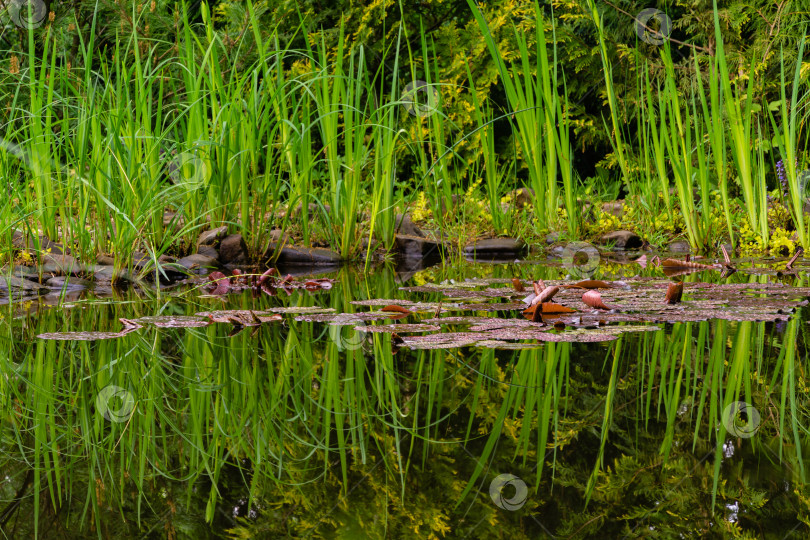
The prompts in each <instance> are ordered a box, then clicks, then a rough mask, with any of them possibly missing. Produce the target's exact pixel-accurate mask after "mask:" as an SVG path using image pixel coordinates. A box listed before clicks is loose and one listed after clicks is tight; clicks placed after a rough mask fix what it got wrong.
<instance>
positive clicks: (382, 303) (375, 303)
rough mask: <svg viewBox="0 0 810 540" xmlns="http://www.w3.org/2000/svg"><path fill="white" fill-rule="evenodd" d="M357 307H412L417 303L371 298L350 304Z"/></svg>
mask: <svg viewBox="0 0 810 540" xmlns="http://www.w3.org/2000/svg"><path fill="white" fill-rule="evenodd" d="M349 303H350V304H352V305H355V306H388V305H391V304H399V305H401V306H411V305H413V304H415V303H416V302H411V301H410V300H400V299H397V300H387V299H385V298H370V299H368V300H353V301H351V302H349Z"/></svg>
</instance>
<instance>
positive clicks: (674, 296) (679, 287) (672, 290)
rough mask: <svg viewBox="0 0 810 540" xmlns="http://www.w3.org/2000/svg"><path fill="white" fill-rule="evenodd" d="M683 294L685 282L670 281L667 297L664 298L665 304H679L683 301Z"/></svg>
mask: <svg viewBox="0 0 810 540" xmlns="http://www.w3.org/2000/svg"><path fill="white" fill-rule="evenodd" d="M682 295H683V282H682V281H679V282H677V283H670V284H669V286H668V287H667V297H666V298H665V299H664V303H665V304H677V303H678V302H680V301H681V296H682Z"/></svg>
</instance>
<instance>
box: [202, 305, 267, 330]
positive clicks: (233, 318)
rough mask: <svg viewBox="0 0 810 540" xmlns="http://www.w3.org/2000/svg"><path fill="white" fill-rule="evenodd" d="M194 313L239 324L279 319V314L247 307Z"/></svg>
mask: <svg viewBox="0 0 810 540" xmlns="http://www.w3.org/2000/svg"><path fill="white" fill-rule="evenodd" d="M195 315H198V316H200V317H208V319H209V320H210V321H211V322H215V323H230V324H234V325H239V326H257V325H259V324H262V323H267V322H273V321H279V320H281V315H278V314H275V313H267V312H265V311H254V310H248V309H231V310H219V311H201V312H200V313H195Z"/></svg>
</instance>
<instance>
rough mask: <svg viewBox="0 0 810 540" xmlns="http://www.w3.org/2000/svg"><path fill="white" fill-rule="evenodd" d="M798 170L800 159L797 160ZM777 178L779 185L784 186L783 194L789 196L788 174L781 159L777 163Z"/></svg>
mask: <svg viewBox="0 0 810 540" xmlns="http://www.w3.org/2000/svg"><path fill="white" fill-rule="evenodd" d="M796 168H797V169H798V168H799V158H798V157H797V158H796ZM776 176H777V177H778V178H779V183H780V184H782V193H784V195H785V197H787V196H788V193H789V190H788V181H787V174H785V164H784V163H783V162H782V160H781V159H780V160H779V161H777V162H776Z"/></svg>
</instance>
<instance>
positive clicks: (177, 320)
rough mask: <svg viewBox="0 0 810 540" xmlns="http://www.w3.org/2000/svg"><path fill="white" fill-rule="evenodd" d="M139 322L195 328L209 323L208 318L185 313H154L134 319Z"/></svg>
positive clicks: (159, 325) (167, 326) (163, 326)
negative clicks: (150, 315) (153, 314)
mask: <svg viewBox="0 0 810 540" xmlns="http://www.w3.org/2000/svg"><path fill="white" fill-rule="evenodd" d="M136 321H137V322H139V323H144V324H151V325H154V326H157V327H158V328H196V327H202V326H208V325H209V324H211V321H210V320H209V319H206V318H203V317H194V316H185V315H156V316H152V317H141V318H140V319H136Z"/></svg>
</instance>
